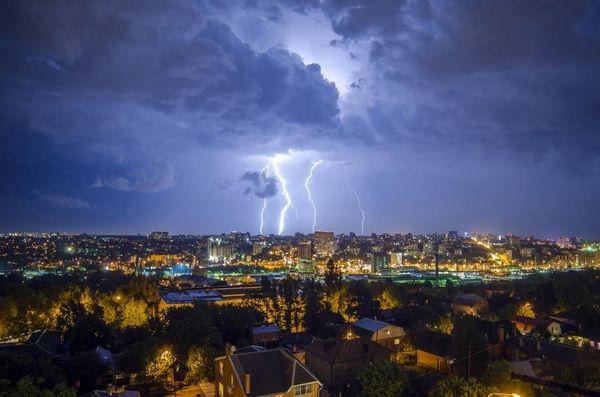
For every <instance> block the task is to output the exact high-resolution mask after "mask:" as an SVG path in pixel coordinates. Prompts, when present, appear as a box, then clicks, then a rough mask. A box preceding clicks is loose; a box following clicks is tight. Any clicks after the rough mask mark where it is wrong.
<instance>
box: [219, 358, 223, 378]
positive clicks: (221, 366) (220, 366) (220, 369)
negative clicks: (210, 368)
mask: <svg viewBox="0 0 600 397" xmlns="http://www.w3.org/2000/svg"><path fill="white" fill-rule="evenodd" d="M219 374H220V375H223V361H219Z"/></svg>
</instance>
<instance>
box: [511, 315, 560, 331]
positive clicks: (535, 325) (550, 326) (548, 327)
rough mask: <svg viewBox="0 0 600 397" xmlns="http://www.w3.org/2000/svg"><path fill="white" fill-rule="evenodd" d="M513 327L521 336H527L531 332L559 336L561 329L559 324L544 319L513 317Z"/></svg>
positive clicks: (549, 319)
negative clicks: (543, 332)
mask: <svg viewBox="0 0 600 397" xmlns="http://www.w3.org/2000/svg"><path fill="white" fill-rule="evenodd" d="M515 325H516V327H517V329H518V330H519V331H521V332H522V333H523V334H529V333H531V332H533V331H545V332H549V333H550V335H560V334H561V333H562V329H561V326H560V323H559V322H558V321H555V320H553V319H551V318H546V317H535V318H534V317H523V316H517V317H515Z"/></svg>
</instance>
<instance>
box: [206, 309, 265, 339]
mask: <svg viewBox="0 0 600 397" xmlns="http://www.w3.org/2000/svg"><path fill="white" fill-rule="evenodd" d="M208 310H209V312H210V315H211V317H212V322H213V324H214V325H215V327H216V329H217V330H218V332H219V333H220V334H221V337H222V338H223V341H224V342H228V343H232V344H240V343H242V344H243V343H244V342H245V340H246V337H247V336H248V331H249V330H250V327H252V325H254V324H256V323H257V322H262V321H263V318H262V316H261V315H260V314H259V313H258V312H257V311H256V310H255V309H254V308H252V307H241V306H235V305H211V306H208Z"/></svg>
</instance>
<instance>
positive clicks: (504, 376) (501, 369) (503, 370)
mask: <svg viewBox="0 0 600 397" xmlns="http://www.w3.org/2000/svg"><path fill="white" fill-rule="evenodd" d="M511 375H512V368H511V366H510V364H508V363H507V362H506V361H504V360H499V361H494V362H493V363H491V364H490V365H488V367H487V368H486V369H485V371H484V372H483V375H482V376H481V379H480V381H481V382H482V383H483V384H484V385H486V386H492V387H494V386H495V387H501V386H504V385H506V384H507V383H508V382H510V379H511Z"/></svg>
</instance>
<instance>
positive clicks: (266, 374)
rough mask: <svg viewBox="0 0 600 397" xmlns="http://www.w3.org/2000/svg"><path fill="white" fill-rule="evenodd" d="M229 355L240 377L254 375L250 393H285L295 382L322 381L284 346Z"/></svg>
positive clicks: (295, 384) (251, 378)
mask: <svg viewBox="0 0 600 397" xmlns="http://www.w3.org/2000/svg"><path fill="white" fill-rule="evenodd" d="M229 358H230V360H231V363H232V365H233V368H234V370H235V372H236V373H237V375H238V377H239V379H240V380H243V379H244V375H246V374H248V375H250V393H249V394H248V396H252V397H254V396H265V395H270V394H277V393H285V392H286V391H288V390H289V389H290V388H291V387H293V386H298V385H303V384H307V383H315V382H319V380H318V379H317V378H316V377H315V376H314V375H313V374H311V373H310V372H309V371H308V369H306V368H305V367H304V366H303V365H302V364H301V363H300V362H299V361H298V360H296V358H295V357H294V356H293V355H291V354H290V353H289V352H288V351H287V350H284V349H274V350H265V351H258V352H249V353H236V354H233V355H231V356H229Z"/></svg>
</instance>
